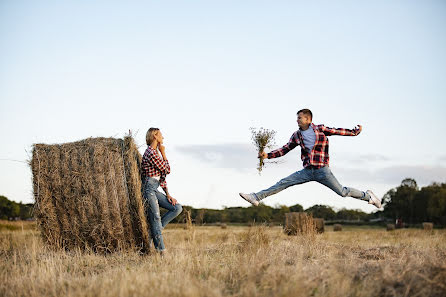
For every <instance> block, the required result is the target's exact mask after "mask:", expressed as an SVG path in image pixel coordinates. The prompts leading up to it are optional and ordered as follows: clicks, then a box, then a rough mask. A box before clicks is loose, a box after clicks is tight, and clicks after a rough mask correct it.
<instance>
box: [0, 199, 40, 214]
mask: <svg viewBox="0 0 446 297" xmlns="http://www.w3.org/2000/svg"><path fill="white" fill-rule="evenodd" d="M33 206H34V204H32V203H29V204H22V203H21V202H20V203H17V202H14V201H11V200H9V199H8V198H6V197H5V196H1V195H0V220H11V219H16V218H17V219H21V220H26V219H30V218H32V210H33Z"/></svg>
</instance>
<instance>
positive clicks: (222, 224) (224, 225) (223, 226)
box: [220, 223, 228, 229]
mask: <svg viewBox="0 0 446 297" xmlns="http://www.w3.org/2000/svg"><path fill="white" fill-rule="evenodd" d="M220 227H221V228H222V229H226V228H227V227H228V225H226V223H221V224H220Z"/></svg>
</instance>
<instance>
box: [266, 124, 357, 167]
mask: <svg viewBox="0 0 446 297" xmlns="http://www.w3.org/2000/svg"><path fill="white" fill-rule="evenodd" d="M309 128H312V129H313V130H314V133H315V134H316V141H315V143H314V147H313V149H312V150H311V152H308V151H307V149H306V148H305V145H304V140H303V138H302V133H301V131H300V130H297V131H296V132H294V133H293V135H291V138H290V141H289V142H288V143H287V144H285V145H284V146H283V147H281V148H279V149H277V150H274V151H272V152H270V153H268V159H273V158H277V157H281V156H283V155H285V154H286V153H288V152H289V151H291V150H292V149H294V148H295V147H296V146H298V145H300V147H301V158H302V161H303V163H304V167H308V166H313V167H314V168H322V167H324V166H328V164H329V160H330V157H329V155H328V138H327V136H330V135H346V136H356V135H358V134H359V129H357V128H355V129H343V128H339V129H337V128H328V127H325V126H324V125H314V124H313V123H312V124H311V126H310V127H309Z"/></svg>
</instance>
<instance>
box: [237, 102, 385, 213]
mask: <svg viewBox="0 0 446 297" xmlns="http://www.w3.org/2000/svg"><path fill="white" fill-rule="evenodd" d="M312 120H313V114H312V112H311V110H309V109H302V110H299V111H298V112H297V124H298V126H299V130H297V131H296V132H294V133H293V135H291V138H290V141H289V142H288V143H287V144H285V145H284V146H283V147H281V148H279V149H277V150H274V151H272V152H270V153H268V154H267V153H266V152H262V153H259V158H264V159H273V158H278V157H282V156H283V155H285V154H287V153H288V152H289V151H291V150H292V149H294V148H295V147H296V146H298V145H300V148H301V158H302V161H303V166H304V169H302V170H300V171H297V172H295V173H293V174H291V175H290V176H288V177H285V178H283V179H281V180H280V181H279V182H278V183H276V184H275V185H273V186H271V187H270V188H268V189H266V190H263V191H260V192H258V193H251V194H243V193H240V196H241V197H242V198H243V199H245V200H246V201H248V202H249V203H251V204H252V205H255V206H257V205H259V202H260V201H261V200H262V199H265V198H266V197H268V196H271V195H274V194H276V193H279V192H280V191H282V190H285V189H286V188H288V187H291V186H294V185H298V184H303V183H306V182H309V181H317V182H318V183H321V184H323V185H324V186H327V187H328V188H330V189H332V190H333V191H334V192H336V194H338V195H340V196H342V197H353V198H356V199H359V200H364V201H368V202H369V204H373V205H375V206H376V207H378V208H381V199H380V198H378V197H377V196H376V195H375V194H373V192H372V191H370V190H367V191H366V192H363V191H359V190H357V189H354V188H350V187H343V186H342V185H341V184H340V183H339V182H338V180H337V179H336V177H335V176H334V175H333V173H332V172H331V170H330V168H329V166H328V165H329V156H328V138H327V136H331V135H344V136H356V135H358V134H359V133H361V130H362V127H361V126H360V125H358V126H357V127H355V128H354V129H353V130H351V129H342V128H340V129H336V128H328V127H325V126H324V125H315V124H313V123H312Z"/></svg>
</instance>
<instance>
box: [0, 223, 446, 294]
mask: <svg viewBox="0 0 446 297" xmlns="http://www.w3.org/2000/svg"><path fill="white" fill-rule="evenodd" d="M164 237H165V242H166V245H167V247H168V253H167V255H166V256H165V257H164V258H160V257H159V256H158V255H146V256H142V255H140V254H138V253H136V252H125V253H124V252H123V253H113V254H108V255H98V254H94V253H85V252H81V251H70V252H66V251H54V250H51V249H49V248H47V247H46V246H44V245H43V243H42V240H41V238H40V234H39V232H38V231H35V230H33V229H32V228H28V227H26V228H23V229H22V228H17V229H14V230H12V229H8V228H6V229H5V228H3V229H2V230H0V296H14V297H15V296H36V297H37V296H107V297H108V296H157V297H158V296H446V285H445V284H446V260H445V259H446V230H433V231H429V232H427V231H424V230H415V229H412V230H407V229H406V230H396V231H393V232H386V231H385V230H384V229H359V228H358V229H356V228H351V229H349V230H347V231H343V232H332V231H331V230H328V232H325V233H324V234H319V235H310V236H286V235H284V234H283V232H282V229H280V228H279V227H271V228H270V227H265V226H253V227H231V226H229V227H228V228H227V229H221V228H219V227H192V228H191V229H189V230H184V229H182V228H171V229H169V228H168V229H166V230H164Z"/></svg>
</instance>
